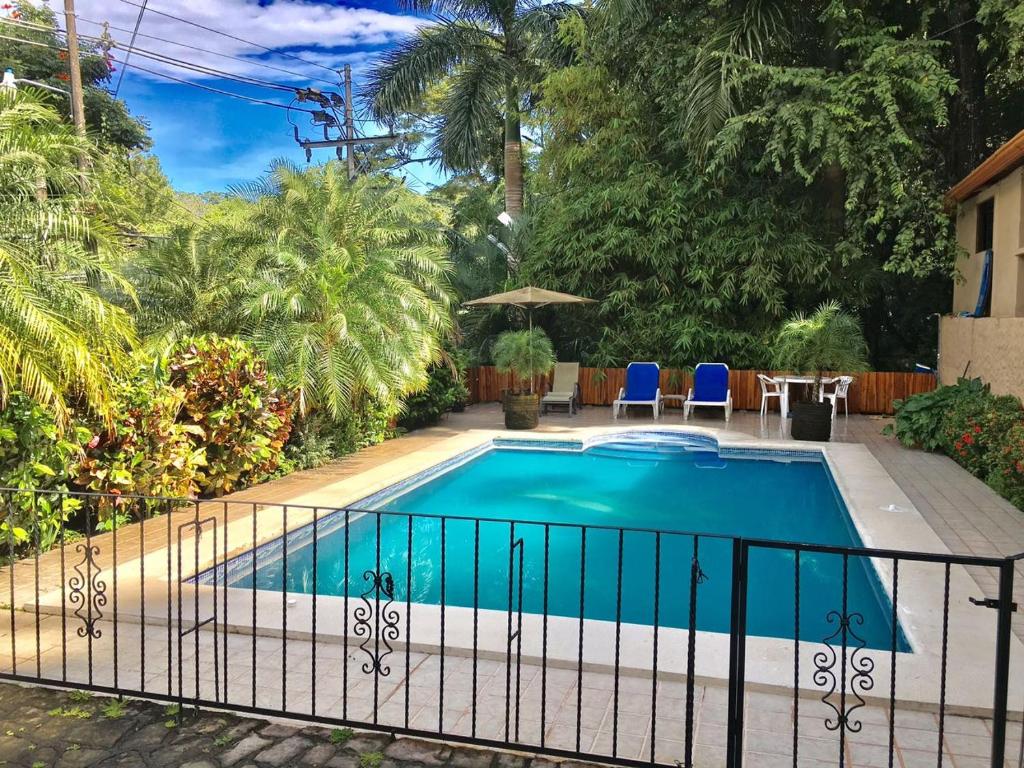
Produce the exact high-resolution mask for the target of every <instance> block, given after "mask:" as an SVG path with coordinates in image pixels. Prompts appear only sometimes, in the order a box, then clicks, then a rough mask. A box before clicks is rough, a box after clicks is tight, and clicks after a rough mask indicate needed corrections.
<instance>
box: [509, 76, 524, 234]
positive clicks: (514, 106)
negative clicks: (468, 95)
mask: <svg viewBox="0 0 1024 768" xmlns="http://www.w3.org/2000/svg"><path fill="white" fill-rule="evenodd" d="M522 210H523V144H522V137H521V136H520V133H519V97H518V94H517V93H516V88H515V84H514V83H509V84H508V85H507V86H506V89H505V212H506V213H508V215H509V216H511V217H512V218H513V219H514V218H517V217H518V216H519V214H520V213H522Z"/></svg>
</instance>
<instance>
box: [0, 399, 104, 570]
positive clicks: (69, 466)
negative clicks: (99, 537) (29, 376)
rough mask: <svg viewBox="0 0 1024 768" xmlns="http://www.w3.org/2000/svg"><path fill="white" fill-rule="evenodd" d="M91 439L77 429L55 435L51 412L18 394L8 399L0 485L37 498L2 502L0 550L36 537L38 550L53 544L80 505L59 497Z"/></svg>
mask: <svg viewBox="0 0 1024 768" xmlns="http://www.w3.org/2000/svg"><path fill="white" fill-rule="evenodd" d="M91 437H92V435H91V433H90V432H89V430H88V429H85V428H83V427H81V426H76V427H74V428H72V429H71V430H70V431H69V432H68V433H61V432H60V431H58V429H57V425H56V423H55V421H54V418H53V416H52V415H51V413H50V412H49V411H48V410H46V409H45V408H43V407H42V406H41V405H39V404H38V403H36V402H35V401H34V400H32V399H31V398H29V397H27V396H26V395H24V394H22V393H20V392H15V393H13V394H12V395H11V396H10V397H9V398H8V400H7V404H6V407H5V408H4V409H3V411H0V486H3V487H5V488H23V489H25V490H37V491H43V493H39V494H30V493H11V494H10V496H9V497H8V498H6V499H4V504H3V508H4V511H5V517H4V518H3V521H2V522H0V543H2V544H3V548H4V549H7V548H8V547H9V543H11V542H12V540H13V543H15V544H17V545H18V546H23V545H32V546H34V545H35V543H36V539H37V538H38V544H39V549H40V550H41V551H45V550H47V549H49V548H50V547H52V546H53V544H54V542H56V541H57V539H58V538H59V537H60V531H61V528H62V527H63V525H64V523H66V522H67V520H68V518H69V517H71V515H73V514H74V513H75V512H76V511H78V509H79V508H80V506H81V502H80V501H79V500H78V499H72V498H68V497H67V496H64V495H62V492H66V491H67V490H68V489H69V484H70V483H71V482H72V481H73V479H74V477H75V474H76V472H77V467H78V462H79V461H80V460H81V458H82V456H83V455H84V452H83V446H85V445H86V444H87V443H88V442H89V439H90V438H91ZM33 520H35V521H38V530H35V528H36V525H35V524H34V523H33Z"/></svg>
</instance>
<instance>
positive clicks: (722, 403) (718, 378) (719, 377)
mask: <svg viewBox="0 0 1024 768" xmlns="http://www.w3.org/2000/svg"><path fill="white" fill-rule="evenodd" d="M697 406H711V407H717V408H724V409H725V420H726V421H728V420H729V418H730V417H731V416H732V390H731V389H729V366H728V365H726V364H725V363H700V364H699V365H698V366H697V367H696V368H695V369H694V371H693V386H692V387H690V392H689V394H688V395H687V396H686V402H684V403H683V418H684V419H688V418H690V411H692V410H693V409H694V408H695V407H697Z"/></svg>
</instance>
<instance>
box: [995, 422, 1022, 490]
mask: <svg viewBox="0 0 1024 768" xmlns="http://www.w3.org/2000/svg"><path fill="white" fill-rule="evenodd" d="M988 482H989V485H991V486H992V488H993V489H994V490H995V491H996V492H997V493H999V494H1000V495H1001V496H1003V497H1004V498H1006V499H1008V500H1009V501H1010V503H1012V504H1015V505H1016V506H1017V507H1019V508H1020V509H1024V422H1022V423H1019V424H1016V425H1014V426H1013V427H1011V428H1010V430H1009V431H1008V432H1007V433H1006V436H1005V439H1004V441H1003V445H1002V446H1001V447H1000V448H999V449H998V450H996V451H993V452H992V459H991V465H990V471H989V475H988Z"/></svg>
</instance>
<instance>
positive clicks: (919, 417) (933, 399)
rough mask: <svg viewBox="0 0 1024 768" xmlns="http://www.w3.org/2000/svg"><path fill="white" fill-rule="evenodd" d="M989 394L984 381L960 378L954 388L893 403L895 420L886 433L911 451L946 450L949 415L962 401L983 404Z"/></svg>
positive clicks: (941, 388)
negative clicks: (918, 449)
mask: <svg viewBox="0 0 1024 768" xmlns="http://www.w3.org/2000/svg"><path fill="white" fill-rule="evenodd" d="M987 394H988V390H987V389H986V387H985V385H984V384H982V382H981V379H960V380H958V381H957V383H956V384H955V385H954V386H951V387H939V388H938V389H934V390H932V391H931V392H922V393H920V394H917V395H911V396H910V397H908V398H907V399H905V400H896V401H894V402H893V410H894V412H895V414H896V418H895V421H894V422H893V424H892V425H891V427H887V428H886V432H887V433H889V434H894V435H895V436H896V439H897V440H899V441H900V442H901V443H902V444H903V445H905V446H907V447H908V448H923V449H924V450H926V451H939V450H943V449H944V448H945V446H946V445H947V443H948V441H947V438H946V433H945V426H946V414H947V413H948V412H949V411H950V410H952V409H955V408H956V407H957V406H958V404H959V403H960V402H962V401H967V402H970V401H977V402H982V401H983V400H984V399H985V398H986V396H987Z"/></svg>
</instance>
